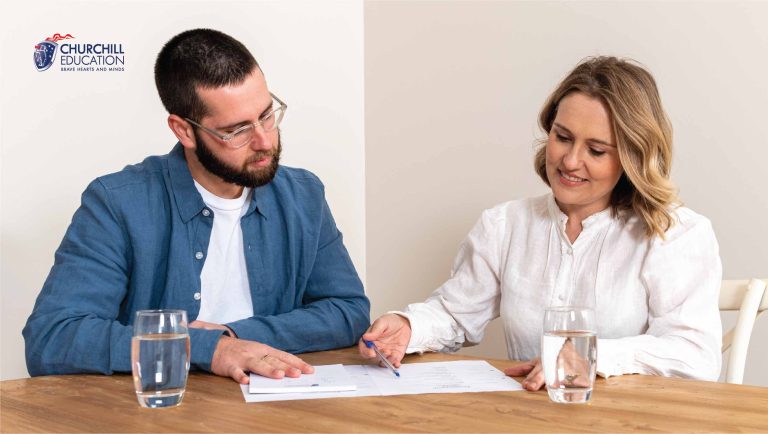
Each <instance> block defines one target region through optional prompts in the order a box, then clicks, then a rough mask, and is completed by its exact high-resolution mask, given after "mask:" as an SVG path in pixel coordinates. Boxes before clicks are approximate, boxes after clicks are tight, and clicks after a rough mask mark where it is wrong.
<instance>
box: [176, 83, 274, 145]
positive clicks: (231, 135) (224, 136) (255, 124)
mask: <svg viewBox="0 0 768 434" xmlns="http://www.w3.org/2000/svg"><path fill="white" fill-rule="evenodd" d="M269 95H270V96H271V97H272V98H274V100H275V101H277V102H278V103H279V104H280V106H279V107H277V108H275V109H272V110H271V111H270V112H269V113H267V114H266V115H264V116H261V117H260V118H259V119H257V120H256V122H252V123H249V124H246V125H243V126H242V127H240V128H238V129H236V130H235V131H232V132H231V133H229V134H221V133H219V132H218V131H216V130H213V129H211V128H208V127H206V126H203V125H200V124H199V123H197V122H195V121H193V120H192V119H190V118H186V117H185V118H184V120H185V121H187V122H189V123H190V124H192V125H194V126H196V127H198V128H200V129H201V130H203V131H205V132H206V133H208V134H210V135H212V136H214V137H216V138H217V139H219V140H221V141H223V142H224V143H226V144H227V146H229V147H230V148H232V149H240V148H242V147H243V146H245V145H246V144H247V142H243V144H242V145H240V146H233V145H232V139H234V138H235V136H236V135H238V134H240V133H242V132H243V131H245V130H247V129H248V128H256V127H261V128H262V129H263V130H264V131H265V132H269V131H273V130H275V129H276V128H277V126H278V125H280V122H282V120H283V116H285V111H286V110H288V104H286V103H284V102H283V100H281V99H280V98H278V97H277V95H275V94H274V93H272V92H270V93H269ZM277 111H280V118H279V119H277V120H276V121H275V126H274V127H272V128H271V129H269V130H267V129H266V128H264V125H262V123H261V119H263V118H266V117H269V116H272V115H274V114H275V112H277Z"/></svg>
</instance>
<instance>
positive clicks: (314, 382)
mask: <svg viewBox="0 0 768 434" xmlns="http://www.w3.org/2000/svg"><path fill="white" fill-rule="evenodd" d="M250 380H251V381H250V384H249V385H248V393H318V392H345V391H350V390H356V389H357V386H356V385H355V382H354V381H353V380H352V377H351V376H350V375H349V373H347V371H346V370H345V369H344V366H342V365H325V366H316V367H315V372H314V373H313V374H304V375H302V376H301V377H298V378H290V377H285V378H283V379H280V380H276V379H274V378H267V377H262V376H260V375H256V374H251V379H250Z"/></svg>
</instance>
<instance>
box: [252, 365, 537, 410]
mask: <svg viewBox="0 0 768 434" xmlns="http://www.w3.org/2000/svg"><path fill="white" fill-rule="evenodd" d="M399 371H400V377H399V378H398V377H396V376H394V375H392V371H390V370H389V369H387V368H381V367H379V366H377V365H347V366H342V365H325V366H315V373H314V374H312V375H302V376H301V377H299V378H284V379H282V380H274V379H269V378H264V377H261V376H258V375H254V374H251V384H250V386H248V385H241V388H242V391H243V396H244V397H245V401H246V402H266V401H289V400H295V399H318V398H344V397H360V396H389V395H410V394H420V393H463V392H504V391H518V390H523V388H522V386H520V383H518V382H517V381H515V380H514V379H512V378H510V377H508V376H506V375H504V373H503V372H501V371H499V370H498V369H496V368H494V367H493V366H491V364H490V363H488V362H486V361H484V360H458V361H453V362H430V363H409V364H407V365H402V366H400V368H399Z"/></svg>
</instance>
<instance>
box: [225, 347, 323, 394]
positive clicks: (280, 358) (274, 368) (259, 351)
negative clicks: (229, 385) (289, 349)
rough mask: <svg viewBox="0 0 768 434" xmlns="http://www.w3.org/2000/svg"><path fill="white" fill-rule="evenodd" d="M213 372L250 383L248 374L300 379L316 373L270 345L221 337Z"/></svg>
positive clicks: (239, 381)
mask: <svg viewBox="0 0 768 434" xmlns="http://www.w3.org/2000/svg"><path fill="white" fill-rule="evenodd" d="M211 372H213V373H214V374H216V375H221V376H223V377H232V379H234V380H235V381H237V382H238V383H240V384H248V382H249V377H248V374H247V373H248V372H253V373H254V374H259V375H263V376H264V377H269V378H283V377H286V376H287V377H299V376H301V374H311V373H313V372H315V368H313V367H312V365H310V364H308V363H306V362H304V361H303V360H301V359H300V358H298V357H296V356H294V355H293V354H288V353H286V352H284V351H280V350H277V349H275V348H272V347H270V346H269V345H264V344H260V343H258V342H253V341H247V340H243V339H235V338H230V337H228V336H222V337H221V339H219V343H218V345H216V351H215V352H214V353H213V360H212V361H211Z"/></svg>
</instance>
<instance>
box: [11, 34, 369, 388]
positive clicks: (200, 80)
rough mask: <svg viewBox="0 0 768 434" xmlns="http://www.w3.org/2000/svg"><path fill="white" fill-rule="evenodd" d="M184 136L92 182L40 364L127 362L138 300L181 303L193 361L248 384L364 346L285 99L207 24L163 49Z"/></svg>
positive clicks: (54, 368) (31, 340)
mask: <svg viewBox="0 0 768 434" xmlns="http://www.w3.org/2000/svg"><path fill="white" fill-rule="evenodd" d="M155 82H156V84H157V89H158V92H159V94H160V98H161V100H162V102H163V105H164V106H165V108H166V109H167V110H168V113H169V116H168V126H169V127H170V128H171V130H172V131H173V133H174V134H175V135H176V137H177V138H178V140H179V143H178V144H177V145H176V146H175V147H174V148H173V150H172V151H171V152H170V153H169V154H168V155H164V156H160V157H149V158H147V159H145V160H144V161H143V162H142V163H140V164H137V165H133V166H128V167H126V168H125V169H123V170H122V171H120V172H118V173H114V174H111V175H107V176H104V177H100V178H98V179H96V180H95V181H93V182H92V183H91V184H90V185H89V186H88V188H87V189H86V191H85V193H83V196H82V204H81V206H80V208H79V209H78V210H77V212H76V213H75V215H74V217H73V220H72V223H71V225H70V227H69V229H68V230H67V233H66V235H65V236H64V240H63V241H62V244H61V246H60V247H59V249H58V250H57V252H56V259H55V263H54V266H53V268H52V269H51V272H50V274H49V276H48V279H47V280H46V282H45V285H44V286H43V289H42V291H41V293H40V295H39V296H38V299H37V302H36V303H35V307H34V310H33V312H32V315H31V316H30V317H29V320H28V321H27V325H26V326H25V327H24V331H23V335H24V338H25V340H26V357H27V368H28V370H29V373H30V374H31V375H45V374H65V373H81V372H83V373H84V372H91V373H104V374H110V373H112V372H116V371H130V370H131V364H130V348H131V344H130V340H131V334H132V327H131V326H132V323H133V321H134V316H135V312H136V311H137V310H141V309H159V308H175V309H185V310H186V311H187V312H188V315H189V318H190V320H192V319H194V321H192V322H191V323H190V339H191V363H192V365H193V366H196V367H198V368H201V369H205V370H209V371H211V372H213V373H215V374H218V375H222V376H229V377H232V378H233V379H235V380H236V381H237V382H239V383H243V384H245V383H247V382H248V376H247V373H248V372H254V373H257V374H260V375H264V376H269V377H273V378H281V377H283V376H291V377H296V376H299V375H301V374H302V373H311V372H312V371H313V368H312V367H311V366H310V365H308V364H307V363H305V362H303V361H302V360H301V359H299V358H298V357H296V356H294V355H292V354H289V353H301V352H307V351H319V350H326V349H330V348H338V347H344V346H350V345H353V344H354V343H355V342H356V341H357V339H358V338H359V337H360V335H361V334H362V333H363V332H364V331H365V329H366V328H367V326H368V324H369V308H370V304H369V302H368V299H367V298H366V297H365V294H364V292H363V288H362V284H361V282H360V279H359V278H358V276H357V273H356V272H355V269H354V267H353V265H352V262H351V261H350V258H349V255H348V253H347V250H346V248H345V247H344V244H343V242H342V236H341V233H340V232H339V231H338V229H337V228H336V225H335V223H334V220H333V217H332V216H331V212H330V209H329V208H328V205H327V203H326V201H325V198H324V191H323V185H322V183H321V182H320V180H319V179H318V178H317V177H316V176H314V175H313V174H311V173H309V172H307V171H305V170H301V169H293V168H288V167H283V166H279V165H278V162H279V159H280V151H281V144H280V131H279V129H278V125H279V124H280V121H281V120H282V118H283V115H284V113H285V110H286V105H285V104H284V103H283V102H282V101H281V100H280V99H279V98H278V97H276V96H274V95H272V94H271V93H270V91H269V89H268V88H267V84H266V81H265V79H264V76H263V74H262V71H261V69H260V68H259V66H258V64H257V63H256V60H255V59H254V58H253V56H252V55H251V53H250V52H249V51H248V50H247V49H246V48H245V46H243V45H242V44H241V43H240V42H238V41H236V40H235V39H233V38H231V37H229V36H227V35H225V34H223V33H221V32H218V31H214V30H208V29H198V30H190V31H187V32H183V33H181V34H179V35H177V36H175V37H174V38H172V39H171V40H170V41H169V42H168V43H167V44H166V45H165V46H164V47H163V49H162V50H161V51H160V54H159V55H158V57H157V62H156V64H155Z"/></svg>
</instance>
